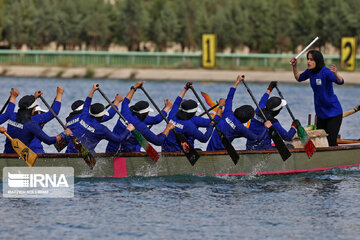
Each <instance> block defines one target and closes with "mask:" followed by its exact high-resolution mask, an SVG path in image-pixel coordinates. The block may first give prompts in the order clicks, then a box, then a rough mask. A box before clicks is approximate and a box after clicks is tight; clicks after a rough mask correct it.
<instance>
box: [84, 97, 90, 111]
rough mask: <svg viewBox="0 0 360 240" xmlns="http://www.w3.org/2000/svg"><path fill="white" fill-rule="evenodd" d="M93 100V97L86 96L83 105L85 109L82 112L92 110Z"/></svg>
mask: <svg viewBox="0 0 360 240" xmlns="http://www.w3.org/2000/svg"><path fill="white" fill-rule="evenodd" d="M91 101H92V98H90V97H86V99H85V102H84V107H83V110H82V112H83V113H84V112H85V113H88V112H89V110H90V105H91Z"/></svg>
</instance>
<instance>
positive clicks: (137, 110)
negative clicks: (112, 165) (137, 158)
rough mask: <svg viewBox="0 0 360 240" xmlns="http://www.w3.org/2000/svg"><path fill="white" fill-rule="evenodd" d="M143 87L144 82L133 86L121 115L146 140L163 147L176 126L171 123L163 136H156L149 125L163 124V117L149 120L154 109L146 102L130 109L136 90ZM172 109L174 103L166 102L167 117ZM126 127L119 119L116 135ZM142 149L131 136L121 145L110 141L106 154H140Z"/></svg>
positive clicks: (123, 104) (164, 112)
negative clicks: (119, 152)
mask: <svg viewBox="0 0 360 240" xmlns="http://www.w3.org/2000/svg"><path fill="white" fill-rule="evenodd" d="M141 85H143V82H140V81H139V82H137V83H136V84H135V86H132V87H131V88H130V91H129V92H128V94H127V95H126V97H125V99H124V101H123V102H122V104H121V113H122V115H123V116H124V117H125V119H126V120H127V121H128V122H129V123H132V124H133V125H134V126H135V129H136V130H137V131H139V132H140V133H141V134H142V135H143V136H144V137H145V139H146V140H148V141H149V142H151V143H153V144H155V145H157V146H161V145H162V144H163V143H164V141H165V139H166V138H167V136H168V135H169V132H170V130H172V129H173V128H174V126H173V125H172V124H171V123H169V124H167V125H166V127H165V129H164V131H163V132H162V133H161V134H159V135H156V134H155V133H153V132H152V131H151V130H150V129H149V128H148V126H147V125H152V124H157V123H159V122H161V121H162V117H161V115H160V116H159V115H158V116H156V117H154V118H149V112H150V111H151V110H152V109H151V108H150V106H149V103H148V102H146V101H139V102H137V103H136V104H134V105H133V106H131V107H129V104H130V101H131V99H132V97H133V96H134V93H135V91H136V89H137V88H138V87H140V86H141ZM171 107H172V102H171V101H165V108H164V110H163V111H162V112H163V114H164V115H165V116H166V115H167V112H168V111H169V110H170V109H171ZM125 127H126V126H125V124H124V123H123V122H122V120H121V119H120V118H119V120H118V121H117V123H116V125H115V127H114V130H113V131H114V132H115V133H116V132H121V131H123V129H124V128H125ZM140 148H141V146H140V144H139V142H138V141H137V140H136V138H135V137H134V136H133V135H131V137H130V138H129V139H127V140H126V141H125V142H123V143H122V144H121V145H120V144H119V143H116V142H111V141H109V143H108V145H107V147H106V152H107V153H116V152H118V151H121V152H140Z"/></svg>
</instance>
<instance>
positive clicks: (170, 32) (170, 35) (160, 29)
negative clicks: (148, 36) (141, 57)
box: [154, 2, 180, 51]
mask: <svg viewBox="0 0 360 240" xmlns="http://www.w3.org/2000/svg"><path fill="white" fill-rule="evenodd" d="M179 27H180V26H179V25H178V21H177V18H176V13H175V11H174V10H173V6H172V5H171V3H170V2H167V3H166V4H165V5H164V8H163V9H162V11H161V12H160V17H159V18H158V19H157V20H156V22H155V26H154V29H155V32H156V35H155V38H154V40H155V43H156V44H157V45H158V46H159V48H160V50H161V51H164V50H166V48H167V44H168V43H170V42H173V41H175V40H176V35H177V33H178V32H179Z"/></svg>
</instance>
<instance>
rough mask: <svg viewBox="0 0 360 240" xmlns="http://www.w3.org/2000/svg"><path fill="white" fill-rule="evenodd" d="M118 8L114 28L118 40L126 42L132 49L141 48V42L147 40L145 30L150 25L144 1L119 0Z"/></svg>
mask: <svg viewBox="0 0 360 240" xmlns="http://www.w3.org/2000/svg"><path fill="white" fill-rule="evenodd" d="M116 8H117V14H118V18H117V21H116V23H115V25H114V29H115V36H116V39H117V41H118V42H121V43H123V44H125V45H126V46H127V47H128V49H129V50H130V51H136V50H139V47H140V46H139V45H140V42H141V41H143V40H145V36H146V35H145V32H147V28H148V26H149V18H148V14H147V11H146V8H145V6H144V4H143V1H141V0H123V1H119V2H117V4H116Z"/></svg>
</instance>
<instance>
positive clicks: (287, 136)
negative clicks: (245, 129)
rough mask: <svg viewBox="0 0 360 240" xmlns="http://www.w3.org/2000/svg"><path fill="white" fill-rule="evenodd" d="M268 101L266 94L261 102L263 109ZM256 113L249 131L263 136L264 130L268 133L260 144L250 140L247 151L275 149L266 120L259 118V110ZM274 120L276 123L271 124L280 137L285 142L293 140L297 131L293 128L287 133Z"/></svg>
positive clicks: (247, 143)
mask: <svg viewBox="0 0 360 240" xmlns="http://www.w3.org/2000/svg"><path fill="white" fill-rule="evenodd" d="M268 99H269V94H267V93H265V94H264V95H263V97H262V98H261V100H260V102H259V106H260V108H261V109H263V108H265V104H266V102H267V100H268ZM255 113H256V114H255V118H253V119H251V123H250V127H249V129H250V130H251V131H252V132H253V133H255V134H261V133H262V132H263V131H264V130H265V131H266V133H265V137H264V139H263V140H262V141H260V142H257V141H254V140H251V139H248V140H247V142H246V149H247V150H261V149H274V148H275V147H274V146H273V145H272V144H271V137H270V132H269V129H268V128H267V127H266V126H265V125H264V120H262V119H261V118H260V117H259V116H258V114H261V113H260V112H259V109H256V111H255ZM274 120H275V121H271V123H272V125H273V126H274V128H275V129H276V130H277V131H278V132H279V134H280V136H281V137H282V138H283V139H284V140H285V141H291V139H292V138H293V136H294V135H295V133H296V130H295V129H294V128H292V127H291V128H290V130H289V131H286V130H285V129H284V128H283V127H282V126H281V124H280V123H279V122H278V121H277V120H276V119H274Z"/></svg>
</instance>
